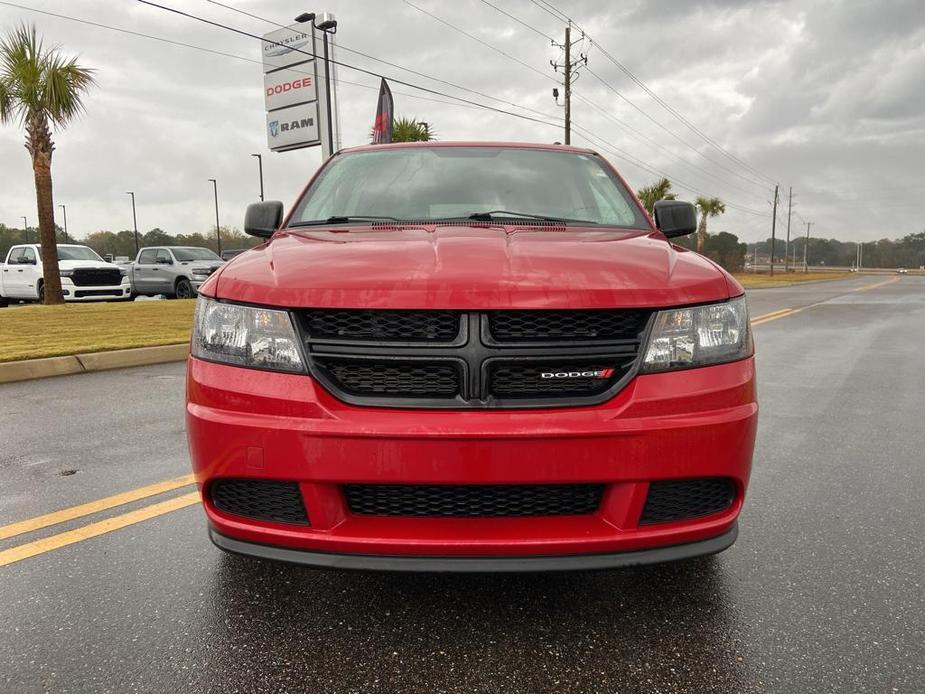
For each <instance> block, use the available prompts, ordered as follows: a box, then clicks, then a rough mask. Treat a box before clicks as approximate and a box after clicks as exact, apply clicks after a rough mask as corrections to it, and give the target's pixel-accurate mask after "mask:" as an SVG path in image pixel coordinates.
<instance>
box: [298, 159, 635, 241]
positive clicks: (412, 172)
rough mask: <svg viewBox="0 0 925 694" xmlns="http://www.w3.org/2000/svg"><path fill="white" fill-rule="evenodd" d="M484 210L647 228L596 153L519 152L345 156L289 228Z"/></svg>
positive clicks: (308, 194)
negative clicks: (319, 223)
mask: <svg viewBox="0 0 925 694" xmlns="http://www.w3.org/2000/svg"><path fill="white" fill-rule="evenodd" d="M499 211H503V212H499ZM486 212H492V213H493V214H492V215H491V217H492V218H521V219H523V218H528V217H529V216H537V217H542V218H554V219H557V220H565V221H567V222H568V221H574V222H582V223H590V224H606V225H614V226H620V227H630V228H633V229H648V228H649V225H648V222H647V221H646V220H645V218H644V216H643V215H642V213H641V212H640V211H639V208H638V207H637V206H636V204H635V203H634V202H633V199H632V196H631V195H630V193H629V191H627V190H626V188H625V187H624V186H623V184H622V183H621V182H620V181H619V179H618V178H617V177H616V176H614V175H613V174H612V173H611V172H610V171H609V170H608V168H606V167H605V166H604V164H603V162H601V160H600V159H599V158H598V157H596V156H595V155H592V154H585V153H581V152H568V151H558V150H546V149H526V148H513V147H510V148H504V147H431V148H425V147H409V148H396V149H382V150H379V151H376V150H372V151H363V152H353V153H347V154H343V155H340V156H338V157H336V158H335V159H334V160H333V161H331V163H330V164H329V165H328V166H327V167H326V168H325V169H324V171H323V172H322V173H321V175H320V176H319V177H318V179H317V180H315V182H314V183H313V184H312V186H311V188H310V189H309V190H308V191H307V192H306V194H305V196H304V197H303V198H302V200H301V201H300V202H299V204H298V206H297V208H296V210H295V212H294V214H293V216H292V218H291V219H290V221H289V225H290V226H298V225H299V224H307V223H310V222H317V221H319V220H327V219H329V218H332V217H335V218H336V217H348V218H349V217H386V218H394V219H397V220H407V221H412V220H414V221H428V220H441V219H459V218H466V217H469V216H470V215H473V214H476V215H477V214H483V215H484V213H486ZM332 221H335V220H332ZM336 221H339V222H347V221H350V220H348V219H341V220H336Z"/></svg>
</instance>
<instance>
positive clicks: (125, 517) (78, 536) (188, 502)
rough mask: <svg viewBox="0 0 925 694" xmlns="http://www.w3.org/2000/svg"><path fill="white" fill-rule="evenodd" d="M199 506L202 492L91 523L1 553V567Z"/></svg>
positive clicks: (184, 495)
mask: <svg viewBox="0 0 925 694" xmlns="http://www.w3.org/2000/svg"><path fill="white" fill-rule="evenodd" d="M196 503H199V492H198V491H196V492H189V493H187V494H181V495H180V496H175V497H173V498H172V499H167V500H166V501H160V502H158V503H156V504H151V505H150V506H144V507H142V508H139V509H135V510H134V511H129V512H128V513H123V514H122V515H120V516H113V517H112V518H107V519H106V520H101V521H97V522H95V523H90V524H89V525H84V526H82V527H80V528H75V529H74V530H68V531H66V532H63V533H58V534H57V535H52V536H51V537H45V538H42V539H41V540H35V541H33V542H27V543H26V544H24V545H19V546H17V547H11V548H10V549H7V550H3V551H2V552H0V566H6V565H7V564H12V563H14V562H17V561H22V560H23V559H28V558H29V557H34V556H36V555H38V554H44V553H45V552H51V551H52V550H55V549H60V548H61V547H66V546H67V545H72V544H74V543H75V542H83V541H84V540H89V539H90V538H91V537H96V536H98V535H104V534H106V533H111V532H112V531H113V530H118V529H119V528H124V527H126V526H129V525H134V524H135V523H141V522H142V521H146V520H149V519H151V518H155V517H157V516H162V515H164V514H165V513H170V512H171V511H177V510H179V509H181V508H186V507H187V506H192V505H193V504H196Z"/></svg>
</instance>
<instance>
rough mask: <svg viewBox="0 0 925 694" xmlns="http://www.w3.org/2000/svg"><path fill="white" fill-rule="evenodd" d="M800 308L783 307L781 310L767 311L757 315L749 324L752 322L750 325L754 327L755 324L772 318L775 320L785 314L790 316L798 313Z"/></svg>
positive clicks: (767, 321)
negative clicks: (765, 313)
mask: <svg viewBox="0 0 925 694" xmlns="http://www.w3.org/2000/svg"><path fill="white" fill-rule="evenodd" d="M802 310H803V309H801V308H787V309H784V310H783V311H776V312H775V313H769V314H767V315H764V316H758V317H757V318H755V319H754V320H753V321H752V322H751V324H752V327H754V326H756V325H762V324H764V323H770V322H771V321H772V320H777V319H778V318H785V317H787V316H792V315H793V314H794V313H799V312H800V311H802Z"/></svg>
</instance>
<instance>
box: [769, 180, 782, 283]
mask: <svg viewBox="0 0 925 694" xmlns="http://www.w3.org/2000/svg"><path fill="white" fill-rule="evenodd" d="M779 192H780V186H779V185H775V186H774V212H773V214H772V215H771V277H773V276H774V246H775V245H776V242H775V240H776V238H777V194H778V193H779Z"/></svg>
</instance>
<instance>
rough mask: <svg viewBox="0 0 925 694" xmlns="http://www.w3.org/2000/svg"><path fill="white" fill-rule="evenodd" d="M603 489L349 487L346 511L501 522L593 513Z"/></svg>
mask: <svg viewBox="0 0 925 694" xmlns="http://www.w3.org/2000/svg"><path fill="white" fill-rule="evenodd" d="M603 491H604V485H602V484H519V485H513V484H512V485H506V484H497V485H442V484H441V485H393V484H348V485H345V486H344V493H345V494H346V497H347V503H348V504H349V505H350V511H351V512H352V513H355V514H358V515H368V516H418V517H420V516H431V517H464V518H500V517H511V516H571V515H582V514H588V513H594V512H595V511H596V510H597V508H598V506H600V503H601V495H602V494H603Z"/></svg>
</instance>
